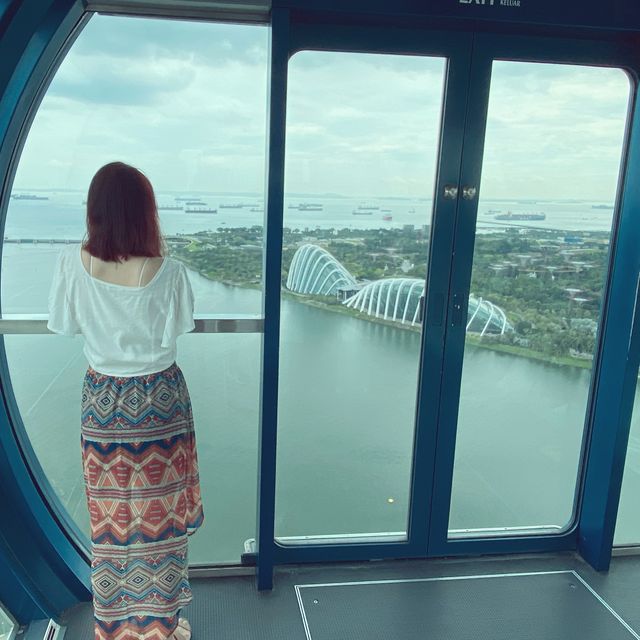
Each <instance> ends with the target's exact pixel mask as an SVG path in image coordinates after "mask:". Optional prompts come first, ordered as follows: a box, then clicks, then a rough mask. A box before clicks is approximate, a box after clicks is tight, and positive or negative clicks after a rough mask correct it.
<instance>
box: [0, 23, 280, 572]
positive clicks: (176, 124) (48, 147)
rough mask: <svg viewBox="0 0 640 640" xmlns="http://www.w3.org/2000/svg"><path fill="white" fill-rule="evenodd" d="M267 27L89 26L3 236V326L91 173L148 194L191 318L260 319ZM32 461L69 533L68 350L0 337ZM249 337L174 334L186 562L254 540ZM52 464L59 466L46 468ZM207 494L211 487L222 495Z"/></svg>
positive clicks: (78, 229)
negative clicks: (106, 170)
mask: <svg viewBox="0 0 640 640" xmlns="http://www.w3.org/2000/svg"><path fill="white" fill-rule="evenodd" d="M267 37H268V31H267V29H265V28H263V27H260V26H253V25H252V26H240V25H229V24H212V23H205V22H183V21H175V20H156V19H146V18H145V19H140V18H125V17H110V16H100V15H98V16H94V17H93V18H91V20H90V21H89V23H88V24H87V26H86V27H85V29H84V30H83V32H82V33H81V34H80V36H79V37H78V39H77V40H76V41H75V43H74V44H73V46H72V47H71V49H70V51H69V52H68V54H67V56H66V58H65V59H64V60H63V62H62V64H61V66H60V68H59V69H58V71H57V73H56V74H55V76H54V78H53V80H52V82H51V84H50V86H49V88H48V90H47V92H46V94H45V96H44V99H43V101H42V104H41V105H40V107H39V109H38V111H37V113H36V116H35V119H34V122H33V125H32V127H31V130H30V132H29V135H28V137H27V139H26V143H25V146H24V150H23V153H22V156H21V158H20V162H19V165H18V169H17V173H16V176H15V180H14V183H13V187H12V192H11V198H10V201H9V207H8V212H7V218H6V226H5V230H4V236H5V238H4V245H3V255H2V312H3V314H5V315H6V314H15V313H20V314H25V313H26V314H43V313H46V311H47V294H48V289H49V284H50V280H51V273H52V269H53V265H54V264H55V260H56V256H57V253H58V251H59V250H60V248H61V247H62V246H64V245H66V244H75V245H77V246H78V248H79V243H80V241H81V240H82V237H83V234H84V220H85V206H84V205H85V202H84V201H85V200H86V193H87V188H88V185H89V182H90V180H91V177H92V176H93V174H94V173H95V171H96V170H97V169H98V168H99V167H100V166H102V165H103V164H105V163H106V162H110V161H113V160H122V161H124V162H128V163H130V164H133V165H135V166H138V167H139V168H140V169H141V170H142V171H144V172H145V173H146V175H147V176H148V177H149V179H150V180H151V182H152V184H153V185H154V188H155V190H156V198H157V201H158V208H159V214H160V221H161V226H162V229H163V233H164V235H165V237H166V240H167V245H168V247H169V251H170V254H171V255H173V256H174V257H176V258H178V259H180V260H182V261H183V262H184V263H185V264H186V266H187V267H188V271H189V276H190V279H191V282H192V285H193V289H194V292H195V296H196V314H201V315H206V314H224V315H225V316H233V315H235V314H247V313H249V314H257V313H260V311H261V305H262V295H261V281H262V273H261V270H262V244H263V216H264V205H263V181H264V170H265V163H264V149H265V122H266V111H265V109H266V84H267ZM5 346H6V355H7V362H8V367H9V372H10V375H11V383H12V386H13V392H14V395H15V399H16V402H17V407H18V409H19V412H20V418H21V420H22V422H23V423H24V427H25V430H26V434H27V436H28V438H29V441H30V444H31V446H32V448H33V451H34V452H35V455H36V458H37V463H38V464H39V465H40V467H41V469H42V470H43V471H44V474H45V475H46V478H47V480H48V483H49V484H50V486H51V488H52V489H53V491H54V492H55V494H56V495H57V497H58V498H59V500H60V502H61V503H62V505H63V507H64V508H65V509H66V510H67V512H68V514H69V515H70V516H71V518H72V519H73V520H74V521H75V523H76V524H77V525H78V526H79V527H80V529H81V530H82V531H83V532H84V533H88V515H87V513H86V504H85V496H84V488H83V484H82V473H81V457H80V424H79V419H80V388H81V384H82V378H83V375H84V371H85V369H86V366H87V363H86V361H85V359H84V357H83V355H82V339H81V338H80V337H76V338H73V339H68V338H64V337H59V336H51V335H11V336H6V339H5ZM259 355H260V336H259V335H257V334H256V335H229V334H227V335H201V334H198V335H191V336H187V337H184V338H181V340H180V344H179V347H178V364H179V365H180V366H181V367H182V369H183V370H184V372H185V377H186V378H187V382H188V384H189V388H190V392H191V398H192V402H193V405H194V414H195V419H196V433H197V438H198V446H199V455H200V458H201V460H200V467H201V475H202V489H203V496H204V500H205V516H206V517H205V526H204V528H203V530H202V531H201V532H199V534H198V535H197V536H194V538H193V544H192V545H191V552H190V558H191V561H192V562H194V563H196V564H200V563H222V562H238V561H239V558H240V554H241V553H242V552H243V551H244V541H245V540H247V539H248V538H253V537H255V512H256V509H255V502H256V468H257V428H258V385H259ZM61 460H64V464H61ZM222 487H226V489H225V490H222V489H221V488H222Z"/></svg>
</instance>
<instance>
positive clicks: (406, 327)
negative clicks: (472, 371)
mask: <svg viewBox="0 0 640 640" xmlns="http://www.w3.org/2000/svg"><path fill="white" fill-rule="evenodd" d="M175 257H176V259H178V260H180V262H182V263H183V264H184V265H185V266H186V267H187V268H188V269H190V270H191V271H194V272H195V273H197V274H198V275H200V276H202V277H203V278H206V279H207V280H210V281H211V282H217V283H219V284H223V285H225V286H227V287H238V288H241V289H253V290H255V291H261V290H262V284H261V283H258V282H235V281H231V280H222V279H215V278H211V277H210V276H209V275H208V274H207V273H206V272H204V271H202V270H199V269H197V268H194V265H192V264H190V262H189V261H188V260H185V259H184V257H182V256H175ZM281 296H282V298H284V299H285V300H291V301H294V302H297V303H300V304H305V305H307V306H310V307H314V308H316V309H322V310H324V311H329V312H332V313H340V314H343V315H347V316H350V317H352V318H356V319H358V320H363V321H365V322H372V323H374V324H377V325H383V326H388V327H391V328H393V329H399V330H401V331H410V332H413V333H417V334H420V333H421V331H422V326H421V325H413V326H412V325H410V324H401V323H398V322H393V321H391V320H386V319H384V318H376V317H375V316H370V315H368V314H363V313H361V312H359V311H356V310H355V309H352V308H351V307H346V306H345V305H343V304H341V303H339V302H336V303H335V304H327V303H326V302H324V301H322V300H319V299H317V298H316V297H310V296H306V295H302V294H299V293H294V292H291V291H286V290H284V289H283V290H282V291H281ZM465 347H466V348H469V347H471V348H474V349H487V350H490V351H496V352H498V353H505V354H508V355H511V356H517V357H520V358H526V359H528V360H535V361H538V362H544V363H545V364H550V365H554V366H559V367H573V368H576V369H591V364H592V362H591V360H590V359H582V358H573V357H571V356H551V355H548V354H544V353H540V352H538V351H532V350H531V349H527V348H526V347H520V346H517V345H509V344H503V343H499V342H496V341H495V339H494V338H492V337H480V336H479V335H474V334H472V333H467V334H466V340H465Z"/></svg>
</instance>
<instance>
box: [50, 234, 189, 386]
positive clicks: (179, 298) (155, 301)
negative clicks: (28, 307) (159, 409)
mask: <svg viewBox="0 0 640 640" xmlns="http://www.w3.org/2000/svg"><path fill="white" fill-rule="evenodd" d="M47 327H48V328H49V330H50V331H53V332H55V333H60V334H62V335H68V336H70V335H74V334H76V333H82V334H83V335H84V339H85V343H84V353H85V356H86V357H87V360H88V361H89V365H90V366H91V367H92V368H93V369H95V370H96V371H99V372H100V373H104V374H107V375H111V376H138V375H145V374H149V373H156V372H158V371H162V370H163V369H166V368H167V367H170V366H171V365H172V364H173V362H174V361H175V359H176V338H177V337H178V336H179V335H181V334H183V333H187V332H188V331H191V330H192V329H193V328H194V322H193V291H192V290H191V285H190V283H189V278H188V277H187V271H186V269H185V267H184V265H183V264H182V263H180V262H178V261H176V260H173V259H172V258H168V257H166V258H164V259H163V261H162V264H161V265H160V268H159V269H158V271H157V273H156V274H155V275H154V276H153V278H152V279H151V281H150V282H149V283H148V284H146V285H144V286H141V287H129V286H124V285H119V284H113V283H110V282H104V281H103V280H98V279H97V278H94V277H92V276H91V275H89V273H88V272H87V270H86V269H85V267H84V265H83V264H82V257H81V254H80V247H78V246H77V245H73V246H70V247H65V248H64V249H63V250H62V252H61V253H60V256H59V258H58V263H57V265H56V269H55V272H54V274H53V282H52V284H51V291H50V292H49V322H48V323H47Z"/></svg>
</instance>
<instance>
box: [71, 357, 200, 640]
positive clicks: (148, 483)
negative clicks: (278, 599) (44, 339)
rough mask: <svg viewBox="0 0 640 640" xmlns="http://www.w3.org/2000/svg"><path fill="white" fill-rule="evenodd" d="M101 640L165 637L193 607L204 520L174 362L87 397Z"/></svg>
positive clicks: (113, 381) (90, 389)
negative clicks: (190, 568) (194, 544)
mask: <svg viewBox="0 0 640 640" xmlns="http://www.w3.org/2000/svg"><path fill="white" fill-rule="evenodd" d="M81 442H82V460H83V468H84V481H85V487H86V493H87V502H88V506H89V514H90V517H91V551H92V562H91V584H92V588H93V605H94V613H95V640H165V639H166V638H168V637H170V636H171V634H172V633H173V631H174V630H175V628H176V625H177V623H178V612H179V610H180V609H181V608H182V607H184V606H185V605H187V604H188V603H189V602H190V601H191V589H190V587H189V581H188V577H187V536H188V535H190V534H192V533H193V532H194V531H195V530H196V529H197V528H198V527H199V526H200V525H201V524H202V521H203V519H204V516H203V512H202V502H201V498H200V485H199V481H198V461H197V455H196V443H195V434H194V430H193V417H192V413H191V402H190V400H189V392H188V391H187V386H186V383H185V380H184V377H183V376H182V371H181V370H180V368H179V367H178V366H177V365H176V364H175V363H174V364H173V365H172V366H171V367H169V368H168V369H165V370H164V371H160V372H158V373H152V374H149V375H143V376H133V377H114V376H108V375H104V374H101V373H98V372H97V371H94V370H93V369H91V368H89V369H88V371H87V374H86V376H85V379H84V385H83V390H82V438H81Z"/></svg>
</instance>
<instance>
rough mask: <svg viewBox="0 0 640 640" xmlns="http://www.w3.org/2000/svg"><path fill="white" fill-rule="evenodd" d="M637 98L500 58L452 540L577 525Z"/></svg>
mask: <svg viewBox="0 0 640 640" xmlns="http://www.w3.org/2000/svg"><path fill="white" fill-rule="evenodd" d="M587 95H588V99H587ZM628 98H629V82H628V79H627V77H626V76H625V74H624V73H623V72H621V71H620V70H617V69H599V68H585V67H574V66H568V65H549V64H535V63H519V62H494V65H493V73H492V79H491V93H490V99H489V113H488V121H487V133H486V143H485V155H484V162H483V170H482V185H481V199H480V202H479V204H478V218H477V227H476V239H475V252H474V259H473V271H472V279H471V295H472V298H473V299H474V300H482V301H483V302H484V304H485V305H486V307H487V309H488V310H489V311H490V312H491V314H493V320H491V319H489V320H488V321H487V322H486V323H485V322H476V323H475V325H472V323H471V322H470V323H469V325H468V326H467V337H466V344H465V359H464V366H463V372H462V389H461V399H460V409H459V421H458V435H457V442H456V453H455V468H454V477H453V494H452V500H451V512H450V520H449V534H450V535H451V536H460V535H496V534H498V535H503V534H505V533H518V532H522V531H523V530H528V531H529V532H534V533H535V532H540V533H545V532H547V533H548V532H554V531H558V530H561V529H562V528H564V527H565V526H567V525H568V524H569V523H570V521H571V519H572V514H573V505H574V493H575V488H576V480H577V477H578V470H579V464H580V453H581V445H582V437H583V427H584V420H585V411H586V404H587V399H588V390H589V382H590V371H591V363H592V359H593V356H594V352H595V342H596V335H597V329H598V322H599V317H600V308H601V302H602V294H603V289H604V285H605V282H606V277H607V261H608V253H609V241H610V235H611V227H612V219H613V205H614V202H615V198H616V186H617V180H618V171H619V165H620V156H621V151H622V143H623V135H624V127H625V121H626V116H627V103H628ZM470 314H471V311H470ZM470 319H471V315H470Z"/></svg>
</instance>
